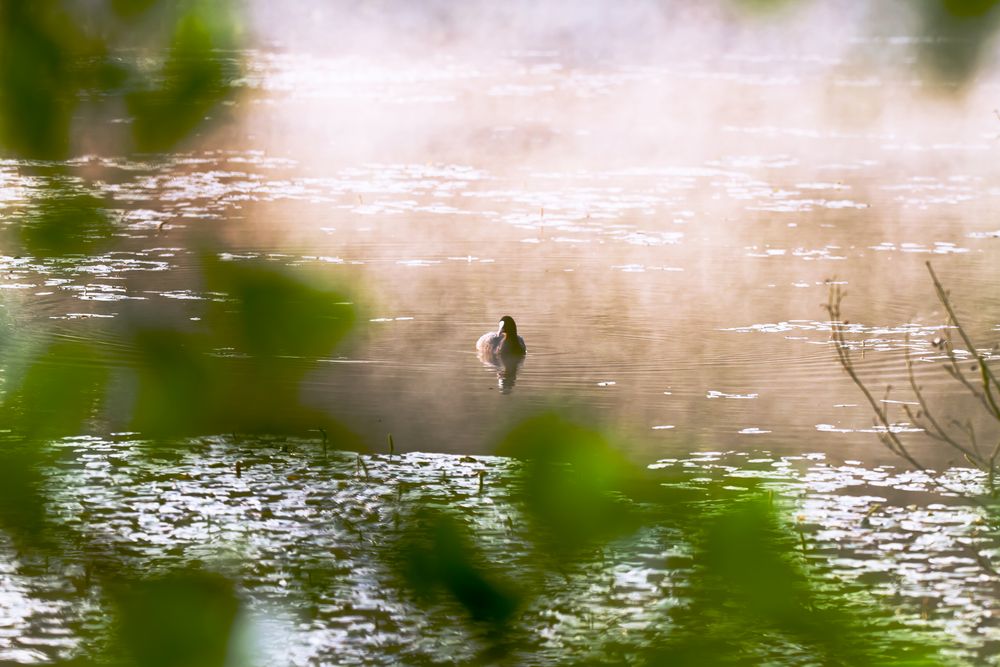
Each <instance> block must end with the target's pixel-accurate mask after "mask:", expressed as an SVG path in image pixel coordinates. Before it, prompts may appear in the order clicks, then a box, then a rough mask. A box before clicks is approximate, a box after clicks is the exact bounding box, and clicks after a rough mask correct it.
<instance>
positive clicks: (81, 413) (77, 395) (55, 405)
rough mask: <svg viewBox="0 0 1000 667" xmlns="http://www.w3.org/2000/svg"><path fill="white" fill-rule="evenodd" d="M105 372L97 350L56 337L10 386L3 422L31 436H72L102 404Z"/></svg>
mask: <svg viewBox="0 0 1000 667" xmlns="http://www.w3.org/2000/svg"><path fill="white" fill-rule="evenodd" d="M107 379H108V371H107V368H106V366H105V363H104V361H103V360H102V359H101V358H100V355H99V354H98V352H97V351H96V349H95V348H94V347H93V346H91V345H90V344H88V343H85V342H82V341H57V342H54V343H52V344H51V345H50V346H49V347H48V349H47V350H46V351H45V353H44V354H42V355H40V356H39V357H38V358H36V359H34V360H33V362H32V363H31V364H30V365H29V366H28V368H27V370H26V371H25V373H24V375H23V377H21V378H20V379H19V380H16V381H15V383H14V385H13V386H12V387H11V388H9V389H8V392H7V396H6V398H5V400H4V403H3V408H2V415H3V422H4V424H5V425H6V426H7V427H9V428H12V429H13V430H14V431H15V433H17V434H18V435H21V436H24V437H26V438H29V439H40V440H42V441H44V440H47V439H53V438H58V437H62V436H66V435H76V434H78V433H79V432H80V430H81V429H82V427H83V425H84V423H85V422H86V421H87V420H89V419H91V418H92V417H93V415H94V413H95V411H96V410H97V408H98V407H99V406H100V404H101V402H102V400H103V398H104V392H105V389H106V384H107Z"/></svg>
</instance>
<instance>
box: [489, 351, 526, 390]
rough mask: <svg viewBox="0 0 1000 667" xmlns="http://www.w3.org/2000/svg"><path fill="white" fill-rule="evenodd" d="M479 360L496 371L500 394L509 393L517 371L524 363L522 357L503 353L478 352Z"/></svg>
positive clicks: (515, 380)
mask: <svg viewBox="0 0 1000 667" xmlns="http://www.w3.org/2000/svg"><path fill="white" fill-rule="evenodd" d="M479 360H480V361H481V362H483V365H484V366H488V367H490V368H492V369H493V370H494V371H496V373H497V387H499V388H500V393H501V394H509V393H510V392H511V391H512V390H513V389H514V384H515V383H516V382H517V373H518V371H520V370H521V366H523V365H524V357H523V356H518V357H510V356H503V355H492V354H484V353H483V352H482V351H480V353H479Z"/></svg>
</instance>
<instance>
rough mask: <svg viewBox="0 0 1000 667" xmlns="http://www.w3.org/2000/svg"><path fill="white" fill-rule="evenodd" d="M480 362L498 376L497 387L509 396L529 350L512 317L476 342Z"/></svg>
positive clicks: (505, 316)
mask: <svg viewBox="0 0 1000 667" xmlns="http://www.w3.org/2000/svg"><path fill="white" fill-rule="evenodd" d="M476 351H477V352H479V360H480V361H482V362H483V364H485V365H486V366H488V367H490V368H492V369H493V370H494V371H496V374H497V385H498V386H499V388H500V393H501V394H509V393H510V392H511V390H512V389H513V388H514V383H515V382H516V381H517V371H518V370H520V368H521V364H522V363H524V355H525V354H527V352H528V348H527V347H526V346H525V344H524V339H523V338H521V337H520V336H518V335H517V324H515V323H514V318H513V317H511V316H510V315H504V316H503V318H502V319H501V320H500V328H499V329H498V330H497V331H490V332H489V333H485V334H483V335H482V336H480V337H479V340H478V341H476Z"/></svg>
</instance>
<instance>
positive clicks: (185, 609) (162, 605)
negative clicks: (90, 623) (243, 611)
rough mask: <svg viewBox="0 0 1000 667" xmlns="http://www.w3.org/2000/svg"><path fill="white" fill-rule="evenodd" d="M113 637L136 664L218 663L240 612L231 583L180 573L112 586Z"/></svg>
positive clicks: (186, 666) (218, 666)
mask: <svg viewBox="0 0 1000 667" xmlns="http://www.w3.org/2000/svg"><path fill="white" fill-rule="evenodd" d="M117 601H118V609H119V627H118V631H119V639H120V641H121V643H122V645H123V647H124V648H125V649H126V650H127V652H128V653H129V654H130V655H131V656H132V658H133V659H134V661H135V664H136V665H137V666H138V667H222V666H223V665H226V664H235V662H234V663H228V662H227V659H228V658H229V656H230V653H231V651H232V649H233V642H232V637H233V629H234V626H235V623H236V618H237V614H238V613H239V610H240V603H239V599H238V598H237V596H236V591H235V589H234V587H233V585H232V583H231V582H230V581H229V580H227V579H225V578H224V577H221V576H219V575H215V574H210V573H206V572H198V571H181V572H175V573H173V574H169V575H165V576H162V577H160V578H157V579H150V580H147V581H138V582H133V583H130V584H127V585H125V586H123V587H121V588H120V589H119V590H118V594H117Z"/></svg>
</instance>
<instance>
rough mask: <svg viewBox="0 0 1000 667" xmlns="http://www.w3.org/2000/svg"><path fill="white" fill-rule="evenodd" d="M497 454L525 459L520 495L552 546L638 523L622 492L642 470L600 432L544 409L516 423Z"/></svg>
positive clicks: (566, 546) (578, 543)
mask: <svg viewBox="0 0 1000 667" xmlns="http://www.w3.org/2000/svg"><path fill="white" fill-rule="evenodd" d="M497 454H499V455H501V456H512V457H515V458H520V459H524V460H525V470H524V475H525V477H524V486H523V489H522V490H521V491H520V493H519V497H520V499H521V501H522V502H524V504H525V507H526V509H527V511H528V515H529V516H530V517H531V518H532V519H533V521H534V522H535V526H536V528H537V529H538V530H540V531H541V534H540V535H539V536H538V537H539V540H540V542H542V543H545V544H547V545H548V546H549V547H551V548H553V549H556V550H560V551H562V550H572V549H577V548H579V547H583V546H587V545H588V544H590V543H592V542H593V541H595V540H602V539H608V538H610V537H613V536H615V535H620V534H622V533H624V532H627V531H629V530H631V529H633V528H634V527H635V522H634V517H633V516H632V512H631V510H630V508H629V505H628V504H627V503H626V502H624V501H623V499H622V497H621V494H622V493H624V492H625V491H627V490H628V489H629V488H630V487H631V485H632V483H633V482H634V480H636V479H637V478H639V473H638V471H637V470H636V469H635V467H634V466H632V465H631V464H630V463H629V462H628V461H627V460H626V459H625V457H624V456H623V455H622V454H621V453H620V452H619V451H618V450H616V449H615V448H613V447H612V446H611V444H610V443H609V442H608V440H607V439H606V438H605V437H604V436H603V435H602V434H601V433H600V432H598V431H596V430H593V429H590V428H587V427H584V426H580V425H578V424H576V423H573V422H570V421H568V420H566V419H564V418H563V417H561V416H559V415H557V414H555V413H545V414H541V415H538V416H535V417H532V418H529V419H526V420H524V421H523V422H521V423H520V424H518V425H517V426H516V427H514V428H513V429H512V430H511V431H510V432H509V433H508V434H507V435H506V437H504V439H503V440H502V441H501V443H500V444H499V446H498V448H497Z"/></svg>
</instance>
